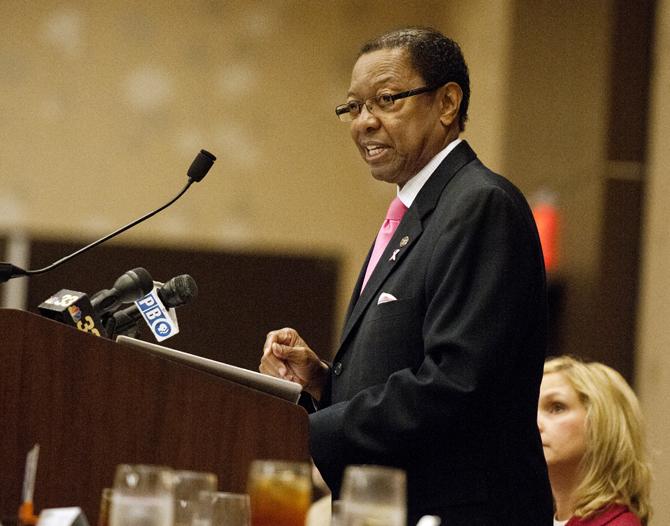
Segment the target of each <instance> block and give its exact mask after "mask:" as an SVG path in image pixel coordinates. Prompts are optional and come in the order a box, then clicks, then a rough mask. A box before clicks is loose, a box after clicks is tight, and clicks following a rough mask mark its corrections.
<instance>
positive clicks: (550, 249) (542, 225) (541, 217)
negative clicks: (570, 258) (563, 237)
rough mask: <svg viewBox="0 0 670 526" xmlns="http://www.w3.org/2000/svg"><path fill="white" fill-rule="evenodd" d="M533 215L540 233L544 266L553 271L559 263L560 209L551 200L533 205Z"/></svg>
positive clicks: (548, 270)
mask: <svg viewBox="0 0 670 526" xmlns="http://www.w3.org/2000/svg"><path fill="white" fill-rule="evenodd" d="M533 216H534V217H535V223H536V224H537V231H538V233H539V234H540V243H541V244H542V253H543V254H544V266H545V268H546V269H547V272H552V271H554V270H556V266H557V263H558V226H559V214H558V209H557V207H556V206H555V205H554V204H553V203H551V202H541V203H537V204H536V205H535V206H534V207H533Z"/></svg>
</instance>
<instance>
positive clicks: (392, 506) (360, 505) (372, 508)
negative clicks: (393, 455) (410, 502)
mask: <svg viewBox="0 0 670 526" xmlns="http://www.w3.org/2000/svg"><path fill="white" fill-rule="evenodd" d="M406 486H407V482H406V475H405V472H404V471H403V470H400V469H395V468H389V467H384V466H371V465H368V466H348V467H347V468H346V469H345V470H344V479H343V481H342V493H341V495H340V498H341V501H342V502H341V504H340V506H341V516H342V518H341V519H340V522H339V523H338V524H342V525H343V526H405V524H406V521H407V490H406Z"/></svg>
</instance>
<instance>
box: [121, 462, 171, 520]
mask: <svg viewBox="0 0 670 526" xmlns="http://www.w3.org/2000/svg"><path fill="white" fill-rule="evenodd" d="M173 517H174V478H173V474H172V470H171V469H170V468H167V467H165V466H150V465H144V464H138V465H129V464H121V465H119V466H117V468H116V474H115V476H114V487H113V493H112V503H111V507H110V526H173Z"/></svg>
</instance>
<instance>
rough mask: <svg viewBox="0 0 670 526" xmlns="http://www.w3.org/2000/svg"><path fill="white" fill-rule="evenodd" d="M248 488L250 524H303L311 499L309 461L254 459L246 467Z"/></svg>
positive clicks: (289, 525)
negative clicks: (247, 469) (247, 470)
mask: <svg viewBox="0 0 670 526" xmlns="http://www.w3.org/2000/svg"><path fill="white" fill-rule="evenodd" d="M247 492H248V493H249V498H250V501H251V524H252V526H304V524H305V517H306V516H307V510H308V509H309V506H310V504H311V500H312V479H311V469H310V465H309V464H308V463H307V462H288V461H282V460H255V461H253V462H252V463H251V467H250V469H249V478H248V483H247Z"/></svg>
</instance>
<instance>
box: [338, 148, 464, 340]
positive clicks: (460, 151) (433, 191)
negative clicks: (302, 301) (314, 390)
mask: <svg viewBox="0 0 670 526" xmlns="http://www.w3.org/2000/svg"><path fill="white" fill-rule="evenodd" d="M475 158H476V155H475V152H474V151H473V150H472V148H470V145H469V144H468V143H467V142H466V141H463V142H461V143H460V144H459V145H458V146H457V147H456V148H454V150H453V151H452V152H451V153H450V154H449V155H448V156H447V158H446V159H445V160H444V161H443V162H442V163H441V164H440V165H439V166H438V167H437V169H436V170H435V173H433V175H431V177H430V178H429V179H428V181H426V184H425V185H424V186H423V188H422V189H421V191H420V192H419V194H418V195H417V196H416V199H415V200H414V202H413V203H412V206H411V207H410V208H409V210H408V211H407V212H406V213H405V216H404V217H403V219H402V221H401V222H400V225H398V229H397V230H396V232H395V234H394V235H393V237H392V238H391V241H389V244H388V246H387V247H386V250H385V251H384V253H383V254H382V256H381V258H380V259H379V263H377V266H376V267H375V270H374V271H373V272H372V274H371V275H370V279H369V280H368V282H367V284H366V285H365V289H364V290H363V293H362V294H360V296H359V291H360V287H361V284H362V282H363V275H364V274H365V268H366V267H367V261H368V260H369V259H370V253H368V257H367V258H366V262H365V264H364V265H363V270H362V271H361V273H360V274H359V276H358V281H357V283H356V287H355V288H354V293H353V295H352V297H351V301H350V303H349V308H348V310H347V317H346V321H345V325H344V329H343V331H342V337H341V338H340V349H341V348H342V345H344V343H345V341H346V340H347V338H348V337H349V335H350V334H351V332H352V330H353V328H354V327H355V326H356V324H357V322H358V321H359V319H360V317H361V315H362V314H363V312H365V310H366V309H367V307H368V305H370V303H371V302H372V300H373V299H374V298H376V297H377V295H378V292H379V289H380V288H381V286H382V284H383V283H384V281H385V280H386V278H387V277H388V276H389V275H390V274H391V272H393V269H394V268H396V267H397V266H398V265H399V264H400V263H401V261H402V260H403V259H404V257H405V255H406V254H407V253H408V252H409V251H410V250H411V248H412V247H413V246H414V245H415V244H416V241H417V240H418V239H419V237H420V236H421V233H422V232H423V228H424V221H425V220H426V219H427V217H428V216H429V215H430V214H431V213H432V211H433V210H434V209H435V207H436V206H437V202H438V200H439V198H440V196H441V194H442V192H443V190H444V187H445V186H446V185H447V183H448V182H449V181H450V180H451V178H452V177H453V176H454V175H455V174H456V172H458V170H460V169H461V168H462V167H463V166H464V165H466V164H467V163H469V162H471V161H472V160H474V159H475ZM396 251H397V252H396ZM394 253H395V254H394ZM338 352H339V350H338Z"/></svg>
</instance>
